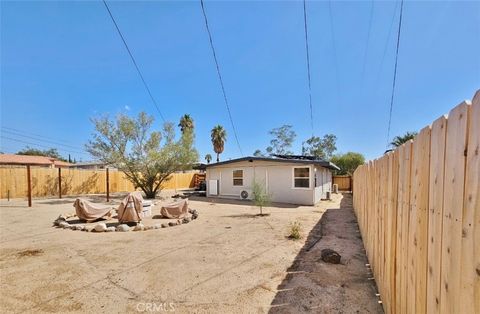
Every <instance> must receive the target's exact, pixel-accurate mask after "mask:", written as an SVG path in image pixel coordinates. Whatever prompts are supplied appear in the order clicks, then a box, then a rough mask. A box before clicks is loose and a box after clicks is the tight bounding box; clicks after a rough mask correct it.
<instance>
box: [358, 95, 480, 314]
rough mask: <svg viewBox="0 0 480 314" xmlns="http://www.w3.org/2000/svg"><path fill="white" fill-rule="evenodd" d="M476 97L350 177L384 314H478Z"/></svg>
mask: <svg viewBox="0 0 480 314" xmlns="http://www.w3.org/2000/svg"><path fill="white" fill-rule="evenodd" d="M479 151H480V91H477V93H476V95H475V97H474V99H473V101H472V103H471V104H470V102H463V103H461V104H460V105H458V106H457V107H455V108H454V109H452V110H451V111H450V113H449V115H448V118H447V117H440V118H439V119H437V120H436V121H435V122H433V124H432V125H431V126H427V127H425V128H424V129H422V130H421V131H420V133H419V134H418V135H417V137H415V139H414V140H413V141H410V142H408V143H406V144H404V145H402V146H401V147H399V148H398V149H396V150H395V151H393V152H391V153H388V154H387V155H384V156H383V157H381V158H379V159H376V160H374V161H371V162H369V163H368V164H365V165H363V166H360V167H359V168H358V169H357V170H356V171H355V173H354V181H353V182H354V195H353V200H354V208H355V212H356V215H357V217H358V222H359V226H360V230H361V233H362V237H363V242H364V244H365V248H366V251H367V255H368V258H369V260H370V264H371V267H372V271H373V274H374V277H375V279H376V282H377V286H378V289H379V292H380V295H381V298H382V301H383V307H384V309H385V312H387V313H480V182H479V181H480V153H479Z"/></svg>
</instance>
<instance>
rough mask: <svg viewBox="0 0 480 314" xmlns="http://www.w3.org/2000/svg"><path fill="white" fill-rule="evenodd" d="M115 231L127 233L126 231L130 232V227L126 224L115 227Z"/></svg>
mask: <svg viewBox="0 0 480 314" xmlns="http://www.w3.org/2000/svg"><path fill="white" fill-rule="evenodd" d="M117 231H120V232H127V231H130V227H129V226H128V225H126V224H121V225H118V226H117Z"/></svg>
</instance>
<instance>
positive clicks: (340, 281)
mask: <svg viewBox="0 0 480 314" xmlns="http://www.w3.org/2000/svg"><path fill="white" fill-rule="evenodd" d="M351 198H352V197H351V194H344V195H343V199H342V201H341V203H340V208H330V209H327V211H326V212H325V213H324V214H323V216H322V218H321V219H320V220H319V221H318V223H317V224H316V225H315V226H314V228H313V229H312V230H311V231H310V233H309V234H308V236H307V239H306V242H305V245H304V246H303V248H302V249H301V250H300V252H299V254H298V255H297V257H296V258H295V260H294V261H293V263H292V265H291V266H290V267H289V268H288V269H287V276H286V277H285V278H284V280H283V281H282V283H281V284H280V285H279V286H278V287H277V294H276V295H275V298H274V299H273V301H272V303H271V305H270V310H269V313H300V312H317V313H383V309H382V307H381V306H380V305H379V304H378V302H377V298H376V296H375V292H376V287H375V283H374V281H371V280H368V278H369V277H370V276H371V274H370V273H369V272H368V269H367V268H366V266H365V264H366V263H368V260H367V257H366V255H365V250H364V247H363V243H362V239H361V236H360V232H359V229H358V224H357V221H356V218H355V215H354V212H353V208H352V200H351ZM327 248H328V249H333V250H335V251H337V252H338V253H339V254H340V255H341V256H342V258H341V262H340V264H329V263H325V262H324V261H322V259H321V251H322V249H327Z"/></svg>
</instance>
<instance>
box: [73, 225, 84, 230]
mask: <svg viewBox="0 0 480 314" xmlns="http://www.w3.org/2000/svg"><path fill="white" fill-rule="evenodd" d="M83 229H85V227H84V226H81V225H76V226H75V230H80V231H82V230H83Z"/></svg>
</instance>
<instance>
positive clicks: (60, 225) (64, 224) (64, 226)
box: [58, 221, 70, 229]
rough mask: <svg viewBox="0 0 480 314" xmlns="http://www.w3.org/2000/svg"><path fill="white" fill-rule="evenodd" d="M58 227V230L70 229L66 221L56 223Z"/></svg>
mask: <svg viewBox="0 0 480 314" xmlns="http://www.w3.org/2000/svg"><path fill="white" fill-rule="evenodd" d="M58 226H59V227H60V228H63V229H68V228H70V224H69V223H68V222H66V221H61V222H59V223H58Z"/></svg>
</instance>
